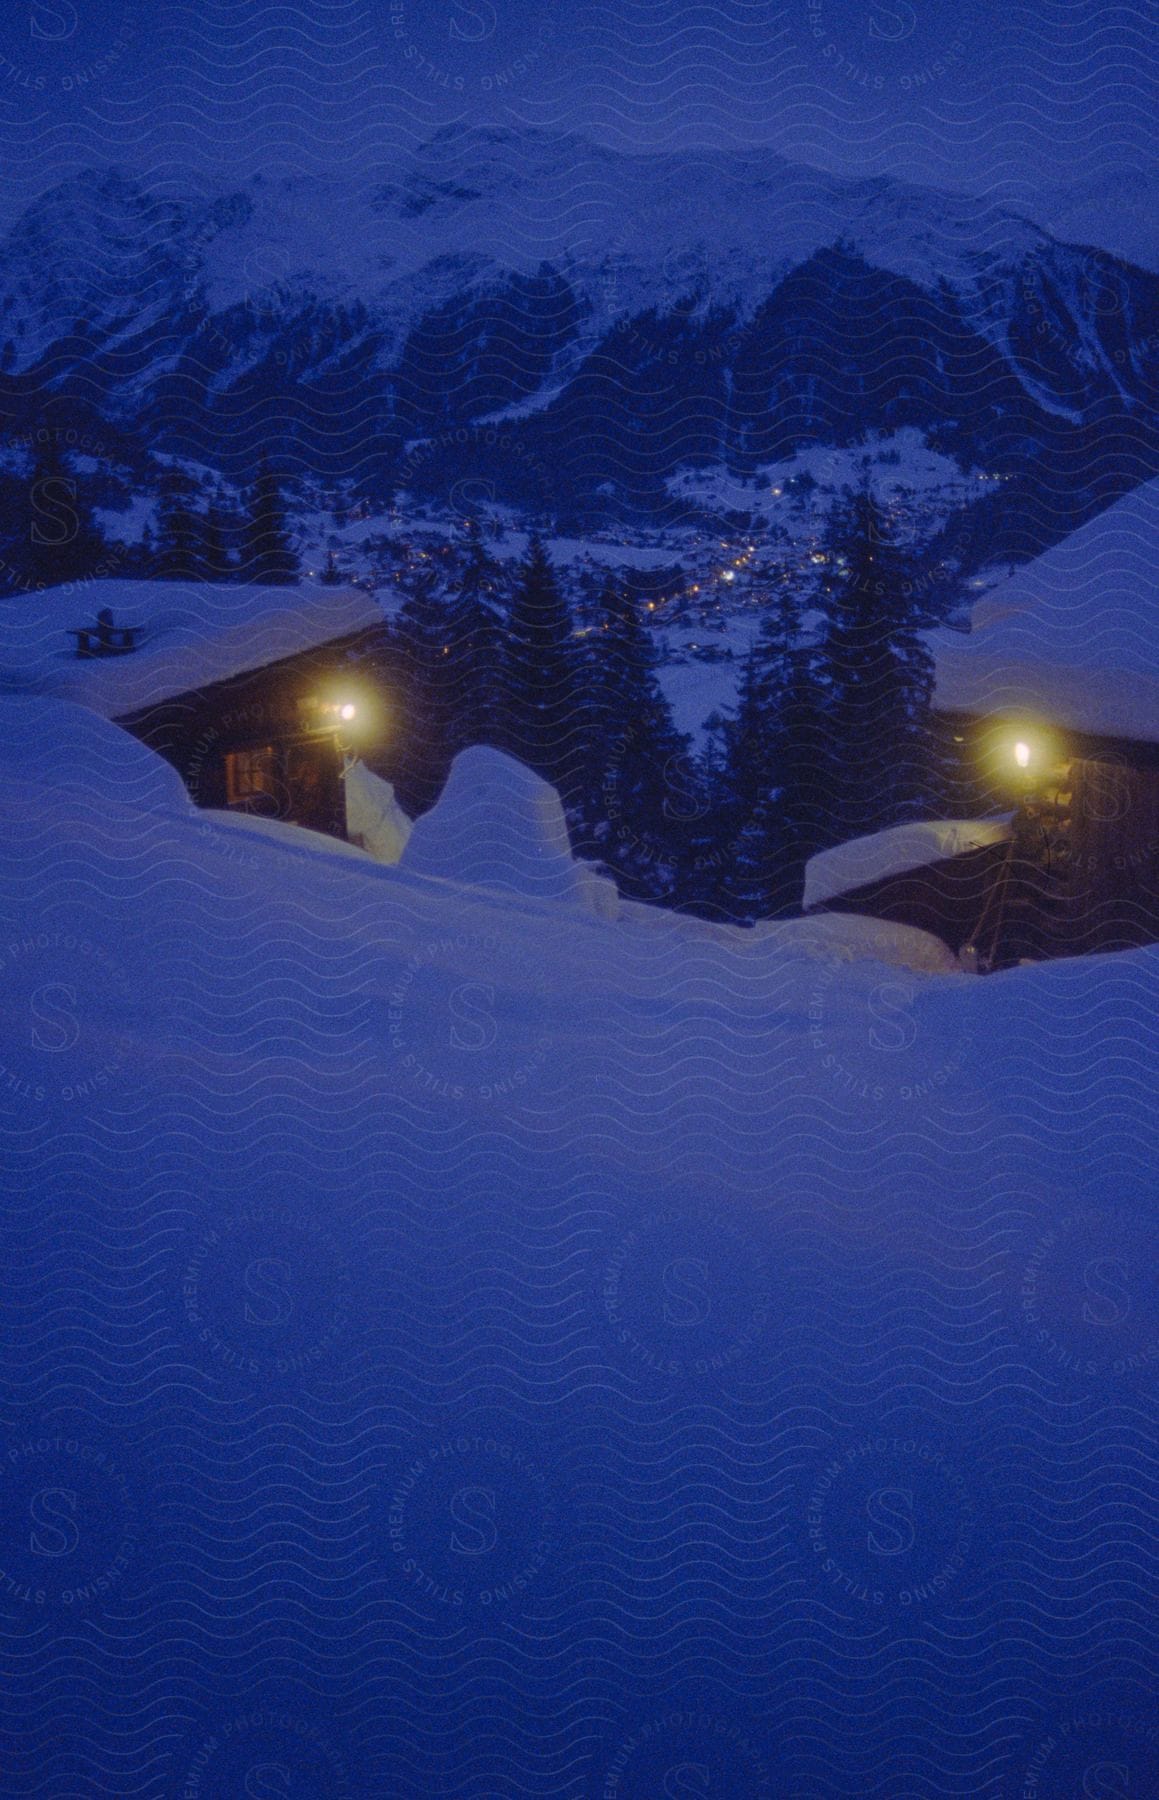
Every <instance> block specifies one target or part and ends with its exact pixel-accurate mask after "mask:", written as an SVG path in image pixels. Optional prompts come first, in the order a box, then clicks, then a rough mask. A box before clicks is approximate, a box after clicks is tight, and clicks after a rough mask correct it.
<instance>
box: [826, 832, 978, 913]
mask: <svg viewBox="0 0 1159 1800" xmlns="http://www.w3.org/2000/svg"><path fill="white" fill-rule="evenodd" d="M1009 837H1010V815H1009V814H1005V815H1003V816H1002V817H1000V818H994V819H917V820H914V822H913V823H912V824H906V825H893V826H891V827H890V829H889V830H888V831H875V832H873V833H871V834H870V835H869V836H868V837H860V838H850V840H849V841H848V843H845V844H837V845H835V846H834V848H833V849H832V850H822V851H821V852H820V854H819V855H817V856H814V857H812V858H811V859H810V861H809V863H808V864H807V866H806V869H805V898H804V903H803V904H804V910H805V911H806V912H809V911H810V910H811V909H812V908H813V907H816V906H824V905H825V903H826V902H827V901H829V900H836V899H837V898H838V897H839V895H842V894H850V893H854V892H855V891H856V890H857V889H858V888H862V887H866V886H867V885H868V884H869V883H870V882H874V881H885V880H886V879H887V878H888V877H889V876H891V875H904V874H906V873H907V872H908V871H909V870H911V869H922V868H925V867H926V866H927V865H928V864H930V863H938V862H945V861H946V860H947V858H949V857H951V856H962V855H965V854H966V853H967V852H968V851H971V850H983V849H987V848H989V847H990V846H991V845H993V844H1004V843H1006V842H1007V841H1008V840H1009Z"/></svg>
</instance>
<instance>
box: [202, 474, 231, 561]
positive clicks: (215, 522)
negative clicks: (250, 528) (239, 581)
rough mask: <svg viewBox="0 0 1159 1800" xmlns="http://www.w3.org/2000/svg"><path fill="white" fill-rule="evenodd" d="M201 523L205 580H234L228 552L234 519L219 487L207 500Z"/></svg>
mask: <svg viewBox="0 0 1159 1800" xmlns="http://www.w3.org/2000/svg"><path fill="white" fill-rule="evenodd" d="M200 523H201V563H202V572H203V575H204V578H205V580H206V581H234V580H236V578H237V570H236V569H235V568H234V566H233V562H232V559H231V557H230V553H229V545H230V539H231V537H232V535H233V531H234V527H235V524H236V521H235V519H234V517H233V515H232V514H231V513H230V510H229V508H228V506H227V505H226V502H225V496H224V495H223V493H222V491H221V489H220V488H219V489H218V490H217V492H216V493H215V494H214V495H213V496H212V498H211V499H210V500H209V502H208V504H207V506H206V509H205V514H204V517H203V518H202V519H201V521H200Z"/></svg>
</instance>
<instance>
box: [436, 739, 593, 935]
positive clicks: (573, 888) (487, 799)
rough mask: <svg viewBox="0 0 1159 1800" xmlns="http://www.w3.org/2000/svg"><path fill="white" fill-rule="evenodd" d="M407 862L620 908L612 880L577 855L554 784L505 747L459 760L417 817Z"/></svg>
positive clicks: (486, 884) (511, 890) (486, 883)
mask: <svg viewBox="0 0 1159 1800" xmlns="http://www.w3.org/2000/svg"><path fill="white" fill-rule="evenodd" d="M402 866H403V868H404V870H405V871H406V873H407V874H408V875H430V876H435V877H436V878H437V879H439V880H443V881H454V882H456V883H458V884H460V885H461V886H465V887H474V888H490V889H494V890H496V891H498V892H500V893H506V894H516V895H518V896H519V897H520V898H521V899H525V900H562V901H564V902H567V903H570V904H571V905H574V906H579V907H582V908H583V910H584V911H586V912H595V913H598V914H599V915H600V916H601V917H604V918H607V917H610V916H612V913H613V911H614V901H613V899H612V898H611V895H614V894H615V889H614V886H613V884H612V883H611V882H608V881H606V880H604V879H603V878H602V877H600V876H598V875H596V874H595V872H594V871H593V870H591V869H588V868H585V867H584V865H583V864H581V863H577V862H576V860H575V858H574V857H573V856H572V853H571V845H570V843H569V841H568V835H567V821H566V820H565V818H564V814H563V807H562V805H561V804H560V798H559V795H558V794H557V793H556V791H555V789H554V788H553V787H552V786H551V784H550V782H547V781H544V780H543V779H542V777H541V776H539V775H536V774H535V773H534V772H533V771H532V770H531V769H528V768H525V767H524V765H523V764H522V763H520V762H516V761H515V760H514V759H513V758H512V757H509V756H504V755H503V754H502V752H501V751H499V750H487V749H483V748H482V747H476V748H474V749H471V750H464V751H463V752H462V753H461V754H460V755H459V756H457V757H456V758H455V761H454V763H453V764H452V766H451V773H450V775H449V776H448V778H447V785H446V787H445V788H444V789H443V792H442V795H441V796H440V798H439V800H438V803H437V804H436V805H435V806H434V807H433V808H432V809H431V811H430V812H429V813H425V814H424V815H423V817H422V818H421V819H417V820H416V821H415V824H414V827H413V829H412V831H411V834H410V839H409V841H408V843H407V846H406V849H405V851H404V852H403V857H402ZM609 889H610V890H611V895H609V893H608V892H607V890H609Z"/></svg>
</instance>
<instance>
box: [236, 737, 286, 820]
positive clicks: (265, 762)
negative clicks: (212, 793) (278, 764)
mask: <svg viewBox="0 0 1159 1800" xmlns="http://www.w3.org/2000/svg"><path fill="white" fill-rule="evenodd" d="M276 783H277V771H276V769H275V766H274V746H273V745H272V744H263V745H262V747H261V749H260V750H231V751H230V752H229V753H228V755H227V756H226V759H225V797H226V800H227V802H228V804H229V805H230V806H243V805H245V804H247V803H248V802H250V801H252V800H255V799H258V798H259V797H266V798H269V797H272V796H273V794H274V793H275V791H276Z"/></svg>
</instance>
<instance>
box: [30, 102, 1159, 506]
mask: <svg viewBox="0 0 1159 1800" xmlns="http://www.w3.org/2000/svg"><path fill="white" fill-rule="evenodd" d="M46 270H47V271H48V274H47V276H46V274H45V271H46ZM1157 316H1159V280H1157V279H1156V277H1154V276H1152V275H1149V274H1147V273H1145V272H1144V271H1141V270H1138V269H1134V268H1132V267H1130V266H1129V265H1128V264H1126V263H1122V262H1119V261H1116V260H1115V259H1114V258H1113V257H1111V256H1109V255H1105V256H1104V255H1100V254H1098V253H1092V252H1091V251H1090V250H1089V249H1079V248H1076V247H1072V246H1069V245H1067V244H1066V243H1062V242H1059V241H1057V240H1056V239H1054V238H1052V237H1051V236H1050V235H1049V234H1048V233H1046V232H1044V231H1042V230H1041V229H1039V228H1038V227H1037V226H1036V225H1034V224H1032V223H1031V222H1029V221H1027V220H1026V219H1024V218H1022V217H1020V216H1019V215H1017V214H1015V213H1013V212H1009V211H1004V210H1002V209H1001V208H997V207H994V206H991V205H983V204H979V203H978V202H975V201H971V200H967V199H965V198H958V197H955V196H952V195H946V194H944V193H933V192H927V191H924V190H921V189H919V188H916V187H912V186H907V185H905V184H902V183H899V182H895V181H891V180H887V179H885V178H880V179H873V180H867V181H859V182H851V181H842V180H839V179H837V178H834V177H831V176H828V175H824V174H821V173H819V172H818V171H816V170H812V169H808V168H804V167H799V166H796V165H792V164H788V163H785V162H784V161H782V160H780V159H778V158H775V157H770V156H768V155H766V154H763V153H761V154H757V153H739V152H729V153H723V152H722V153H716V154H707V155H701V156H696V157H693V156H690V155H686V154H678V153H669V154H664V155H657V156H639V155H637V156H629V155H625V154H621V153H617V152H613V151H610V150H607V149H602V148H598V147H596V146H593V145H591V144H588V143H585V142H583V141H582V140H579V139H576V138H568V137H555V136H552V135H550V134H547V133H542V132H536V131H531V130H526V131H511V130H495V131H487V130H468V129H459V128H446V129H444V130H443V131H441V132H439V133H437V134H436V136H435V137H434V138H433V139H431V140H430V142H429V143H427V144H426V145H424V146H423V147H422V148H421V149H420V150H418V151H417V152H416V153H415V155H414V157H413V158H412V160H411V162H410V164H409V165H408V166H404V167H402V168H400V169H399V170H397V171H395V172H392V175H391V178H390V179H389V180H384V181H381V182H379V183H377V184H367V185H364V186H357V185H355V184H351V185H350V186H348V187H347V186H344V185H343V184H342V183H341V182H337V181H333V180H331V181H318V180H314V179H312V178H305V177H295V178H286V179H270V178H263V177H255V178H253V179H251V180H249V181H247V182H245V183H243V184H242V185H241V186H239V187H238V188H237V189H235V190H233V191H221V192H216V193H207V192H204V191H201V192H192V191H191V192H189V193H188V194H186V195H184V196H178V197H174V196H173V195H171V194H168V193H167V194H166V196H165V197H161V196H159V195H157V194H154V193H152V192H151V191H150V190H149V189H148V188H147V187H145V186H144V185H143V184H141V183H139V182H136V181H134V180H132V179H130V178H128V177H126V176H123V175H121V174H118V173H117V172H115V171H98V170H93V171H90V172H88V173H87V174H85V175H82V176H79V177H77V178H76V179H74V180H72V181H69V182H66V183H64V184H62V185H61V186H59V187H57V188H56V189H54V190H53V191H52V192H50V193H49V194H47V195H45V196H44V197H43V198H42V199H41V200H40V201H39V202H38V203H36V204H35V205H34V206H32V207H31V208H30V209H29V210H28V211H27V213H26V214H25V215H24V216H23V218H22V219H21V220H19V221H18V222H17V224H16V225H15V226H14V227H13V229H12V230H11V231H10V232H9V233H8V235H7V237H6V238H5V240H4V242H3V243H2V244H0V397H2V398H3V402H4V410H5V411H6V412H7V413H8V414H9V417H10V420H11V422H12V424H13V426H14V427H15V426H17V425H18V424H19V423H21V422H22V421H28V420H33V419H35V418H36V417H37V416H38V414H39V413H40V412H41V411H43V409H44V408H45V407H46V406H49V405H50V404H53V403H56V402H59V401H60V400H61V399H62V398H65V397H67V398H68V400H69V401H70V402H71V403H72V404H73V405H74V406H84V407H88V408H91V409H92V411H93V412H94V413H95V414H96V415H97V416H98V417H99V418H101V419H103V420H106V421H108V422H109V426H110V429H114V428H115V429H117V430H122V431H128V432H134V431H136V432H140V433H142V434H144V435H146V436H147V437H148V440H149V441H150V442H151V443H160V444H161V445H162V446H163V447H165V446H167V447H169V448H171V449H175V450H178V451H180V452H181V453H182V454H185V455H189V456H199V457H201V458H202V459H203V460H205V461H206V462H208V463H210V464H212V465H214V466H222V465H234V466H237V467H242V466H245V465H246V464H247V462H249V461H252V458H253V456H254V455H255V454H256V451H257V449H258V447H261V448H267V449H273V450H275V451H277V452H279V453H280V454H281V456H282V457H283V458H284V459H285V460H286V462H287V465H288V466H291V467H293V466H297V467H298V468H300V469H302V470H303V471H313V472H319V473H326V474H328V475H329V476H331V477H332V478H341V477H354V478H358V479H361V480H362V481H363V482H365V483H369V484H371V485H372V486H375V485H376V486H377V488H378V489H379V491H383V490H385V489H386V488H387V487H388V486H390V485H391V484H393V485H395V486H415V485H418V486H420V487H423V486H425V487H427V488H429V489H431V490H433V491H441V492H443V493H445V492H446V490H447V489H448V488H449V487H452V486H453V484H454V482H455V480H456V479H462V478H463V477H464V476H466V475H471V474H479V472H480V471H482V472H483V473H484V474H485V476H486V479H488V480H489V481H491V482H492V483H494V485H495V487H496V489H497V491H498V492H499V493H500V494H501V495H502V496H503V497H505V498H509V499H513V500H516V501H517V502H519V503H521V504H523V505H525V506H535V505H537V504H538V505H539V506H540V507H545V506H546V507H554V508H557V509H558V508H559V507H560V506H561V505H563V504H564V503H565V502H568V503H571V504H573V505H584V504H587V505H588V506H589V507H590V508H591V509H593V510H595V511H597V512H598V511H600V510H601V509H602V510H603V511H604V512H607V511H609V510H613V511H614V509H615V507H616V506H617V505H619V506H624V505H628V506H632V505H644V504H647V505H650V506H653V507H654V506H656V505H660V504H663V503H664V500H665V493H664V483H665V481H666V480H667V478H668V477H669V476H670V475H671V474H672V473H673V472H674V471H675V470H676V469H678V468H679V467H681V466H682V465H687V464H690V463H692V464H695V463H697V462H699V463H706V462H708V463H711V462H720V463H728V464H729V465H730V466H736V467H741V466H745V467H747V466H752V465H754V464H756V463H760V462H769V461H771V460H775V459H776V458H778V457H784V456H787V455H791V454H793V453H794V452H795V451H796V450H797V449H799V448H801V447H802V446H803V445H806V444H809V443H818V442H819V443H841V442H848V441H851V440H853V439H856V438H857V436H858V435H859V434H860V433H861V432H863V431H865V430H879V431H890V430H897V429H901V428H904V427H907V426H913V427H917V428H920V429H922V430H924V431H927V432H931V433H936V434H938V435H939V436H940V438H941V439H942V440H943V444H944V447H946V448H948V449H950V450H951V452H952V453H953V454H955V455H957V456H959V457H960V458H961V459H962V460H963V461H966V462H968V461H970V460H977V459H980V460H981V461H982V462H983V464H989V463H990V462H992V461H993V460H994V458H995V457H1003V458H1005V460H1006V462H1007V463H1010V462H1012V461H1014V462H1016V463H1018V464H1020V466H1029V467H1036V466H1038V465H1039V464H1041V463H1042V462H1043V461H1044V460H1049V459H1048V458H1047V456H1046V452H1047V450H1048V448H1049V449H1051V450H1052V452H1053V453H1054V454H1055V455H1056V456H1057V455H1058V454H1063V455H1064V456H1065V457H1066V458H1068V459H1069V462H1070V469H1069V474H1070V476H1071V478H1072V483H1073V476H1074V471H1075V469H1077V470H1078V472H1079V474H1080V475H1081V474H1082V473H1083V472H1084V471H1085V470H1087V469H1088V467H1089V465H1090V464H1091V462H1092V459H1094V460H1095V461H1097V450H1096V448H1093V447H1092V445H1091V443H1089V442H1088V441H1087V440H1086V437H1085V436H1084V433H1085V432H1087V431H1088V430H1089V429H1090V428H1091V427H1092V426H1093V424H1094V423H1095V422H1096V421H1097V422H1098V423H1099V426H1100V429H1101V430H1102V432H1103V434H1104V436H1105V435H1106V432H1107V428H1108V422H1113V421H1114V420H1116V419H1117V420H1119V421H1120V423H1121V425H1122V427H1123V429H1124V430H1125V429H1127V427H1128V426H1129V428H1130V443H1131V447H1132V448H1131V457H1132V458H1133V460H1134V462H1135V463H1139V462H1140V461H1141V460H1145V457H1146V456H1147V455H1149V454H1150V450H1149V448H1148V446H1149V445H1150V442H1151V440H1150V436H1149V433H1150V417H1151V406H1152V402H1153V391H1154V390H1153V378H1154V373H1155V364H1156V356H1157V354H1159V353H1157V350H1156V332H1155V320H1156V317H1157ZM422 446H426V448H425V449H421V450H420V449H419V447H422ZM416 452H418V453H417V454H416ZM1121 460H1122V458H1121V456H1120V461H1121ZM1132 473H1133V471H1132V469H1130V468H1128V469H1127V470H1126V471H1125V475H1124V472H1123V471H1120V478H1121V479H1123V478H1125V479H1127V480H1129V479H1130V478H1131V475H1132ZM1059 504H1060V505H1061V504H1062V503H1061V501H1060V502H1059Z"/></svg>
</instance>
